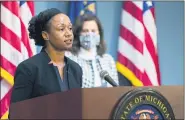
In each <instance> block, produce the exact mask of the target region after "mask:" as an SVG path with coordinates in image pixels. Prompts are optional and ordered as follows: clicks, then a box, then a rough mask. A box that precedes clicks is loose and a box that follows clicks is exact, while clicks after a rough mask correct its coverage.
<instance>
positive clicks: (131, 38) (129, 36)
mask: <svg viewBox="0 0 185 120" xmlns="http://www.w3.org/2000/svg"><path fill="white" fill-rule="evenodd" d="M120 35H121V37H122V38H123V39H124V40H126V41H127V42H128V43H130V45H132V46H133V47H134V48H135V49H137V50H138V51H139V52H140V53H143V43H142V42H141V40H139V39H138V38H137V37H136V36H135V35H134V34H133V33H132V32H130V31H129V30H128V29H127V28H126V27H124V26H122V25H121V29H120Z"/></svg>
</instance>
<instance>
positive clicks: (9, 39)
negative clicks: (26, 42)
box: [0, 22, 21, 52]
mask: <svg viewBox="0 0 185 120" xmlns="http://www.w3.org/2000/svg"><path fill="white" fill-rule="evenodd" d="M0 25H1V37H2V38H3V39H4V40H6V41H7V42H8V43H9V44H11V45H12V46H13V47H14V48H15V49H17V50H18V51H19V52H21V45H20V41H21V39H20V38H19V37H18V36H17V35H16V34H14V33H13V32H12V31H11V30H10V29H8V28H7V27H6V26H5V25H4V24H2V23H1V22H0ZM3 31H6V32H3ZM12 39H13V41H12Z"/></svg>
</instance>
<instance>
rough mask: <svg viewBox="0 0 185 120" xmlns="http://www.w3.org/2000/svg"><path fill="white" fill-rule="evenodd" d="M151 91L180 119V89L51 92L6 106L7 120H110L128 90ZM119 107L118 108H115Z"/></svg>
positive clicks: (113, 89)
mask: <svg viewBox="0 0 185 120" xmlns="http://www.w3.org/2000/svg"><path fill="white" fill-rule="evenodd" d="M136 88H141V89H144V88H151V89H154V90H157V91H159V92H160V93H161V94H162V95H163V96H164V97H165V98H166V100H167V101H168V102H169V104H170V105H171V108H172V110H173V112H174V116H175V119H183V118H184V99H183V98H184V92H183V86H160V87H124V86H122V87H114V88H112V87H111V88H83V89H73V90H70V91H66V92H59V93H53V94H49V95H45V96H41V97H37V98H33V99H29V100H24V101H21V102H16V103H13V104H11V105H10V110H9V113H10V116H9V117H10V119H112V115H113V112H114V110H115V109H117V108H116V105H118V104H117V103H118V101H119V100H120V99H121V97H122V96H123V95H125V94H126V93H127V92H128V91H131V90H134V89H136ZM117 107H119V106H117Z"/></svg>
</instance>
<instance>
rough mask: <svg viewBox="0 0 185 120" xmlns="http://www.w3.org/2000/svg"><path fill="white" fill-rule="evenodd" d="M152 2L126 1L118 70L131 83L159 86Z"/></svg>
mask: <svg viewBox="0 0 185 120" xmlns="http://www.w3.org/2000/svg"><path fill="white" fill-rule="evenodd" d="M154 11H155V9H154V2H152V1H125V2H124V3H123V8H122V15H121V16H122V17H121V26H120V36H119V42H118V60H117V69H118V72H120V73H121V74H122V75H124V76H125V77H126V78H127V79H128V80H130V82H131V83H132V84H133V85H134V86H159V85H160V71H159V62H158V51H157V34H156V21H155V12H154Z"/></svg>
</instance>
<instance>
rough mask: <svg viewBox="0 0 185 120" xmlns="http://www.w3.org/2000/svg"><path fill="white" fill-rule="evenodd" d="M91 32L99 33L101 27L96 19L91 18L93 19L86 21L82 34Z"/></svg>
mask: <svg viewBox="0 0 185 120" xmlns="http://www.w3.org/2000/svg"><path fill="white" fill-rule="evenodd" d="M89 32H93V33H95V34H98V35H99V29H98V25H97V23H96V21H94V20H91V21H85V22H84V24H83V27H82V31H81V33H80V35H85V34H87V33H89Z"/></svg>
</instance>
